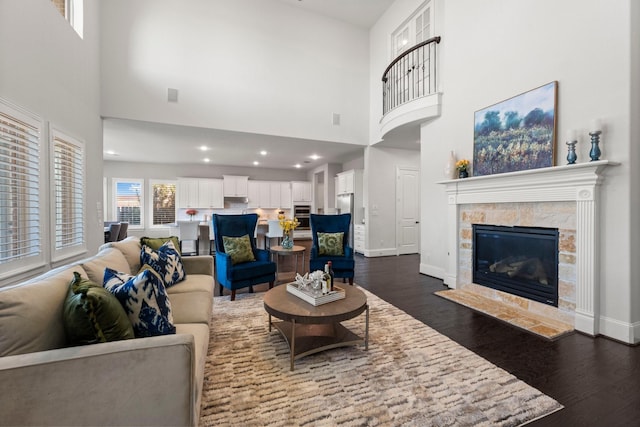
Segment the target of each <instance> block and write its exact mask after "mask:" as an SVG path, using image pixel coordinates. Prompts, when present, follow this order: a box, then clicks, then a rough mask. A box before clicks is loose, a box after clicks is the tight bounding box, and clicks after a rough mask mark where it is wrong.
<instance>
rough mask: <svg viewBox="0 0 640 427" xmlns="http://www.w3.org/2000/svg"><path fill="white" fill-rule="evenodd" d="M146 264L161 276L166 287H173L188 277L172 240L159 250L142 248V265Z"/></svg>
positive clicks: (145, 246) (147, 247)
mask: <svg viewBox="0 0 640 427" xmlns="http://www.w3.org/2000/svg"><path fill="white" fill-rule="evenodd" d="M145 264H146V265H148V266H149V267H151V268H152V269H153V271H155V272H156V273H158V274H159V275H160V277H161V278H162V280H164V284H165V285H166V287H170V286H173V285H175V284H176V283H178V282H180V281H182V280H184V279H185V277H187V273H185V271H184V266H183V265H182V258H180V253H179V252H178V250H177V249H176V247H175V246H174V244H173V242H172V241H171V240H168V241H167V242H165V243H164V244H163V245H162V246H160V247H159V248H158V250H153V248H151V247H149V246H147V245H144V246H142V251H141V252H140V265H142V266H144V265H145Z"/></svg>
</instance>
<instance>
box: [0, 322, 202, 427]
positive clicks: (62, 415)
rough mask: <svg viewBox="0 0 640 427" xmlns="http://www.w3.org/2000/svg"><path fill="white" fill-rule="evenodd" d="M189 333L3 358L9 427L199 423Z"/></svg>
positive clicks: (1, 385)
mask: <svg viewBox="0 0 640 427" xmlns="http://www.w3.org/2000/svg"><path fill="white" fill-rule="evenodd" d="M194 345H195V344H194V338H193V336H192V335H189V334H178V335H165V336H159V337H151V338H137V339H131V340H125V341H116V342H109V343H104V344H94V345H87V346H79V347H70V348H62V349H56V350H48V351H41V352H37V353H28V354H20V355H15V356H6V357H2V358H0V407H2V424H6V425H138V426H142V425H157V426H159V425H174V426H183V425H196V424H197V422H198V420H196V419H195V418H196V414H197V412H198V411H197V408H195V406H196V402H197V396H196V383H195V374H194V373H195V370H196V366H195V349H194Z"/></svg>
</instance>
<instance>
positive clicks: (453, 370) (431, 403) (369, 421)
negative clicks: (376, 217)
mask: <svg viewBox="0 0 640 427" xmlns="http://www.w3.org/2000/svg"><path fill="white" fill-rule="evenodd" d="M365 293H366V294H367V298H368V302H369V306H370V331H369V350H368V351H365V349H364V346H353V347H343V348H337V349H332V350H328V351H325V352H321V353H317V354H314V355H311V356H307V357H304V358H301V359H298V360H296V363H295V371H293V372H291V371H290V370H289V350H288V347H287V344H286V342H285V341H284V339H283V338H282V336H281V335H280V333H279V332H278V331H277V330H276V329H275V328H273V329H272V331H271V332H269V328H268V315H267V313H266V312H265V311H264V307H263V303H262V295H263V294H259V293H258V294H241V295H239V296H237V297H236V301H229V297H228V296H227V297H216V298H215V301H214V309H213V316H212V320H211V324H210V325H211V341H210V345H209V353H208V356H207V361H206V366H205V380H204V386H203V396H202V409H201V418H200V424H201V425H203V426H336V425H344V426H518V425H522V424H526V423H528V422H531V421H533V420H536V419H538V418H541V417H543V416H545V415H548V414H550V413H552V412H555V411H558V410H560V409H562V405H560V404H559V403H558V402H556V401H555V400H553V399H552V398H550V397H549V396H546V395H544V394H543V393H541V392H540V391H538V390H536V389H535V388H533V387H530V386H529V385H527V384H526V383H524V382H523V381H520V380H518V379H517V378H516V377H514V376H513V375H511V374H509V373H508V372H506V371H504V370H502V369H500V368H498V367H497V366H495V365H493V364H491V363H489V362H488V361H486V360H485V359H483V358H481V357H480V356H478V355H476V354H475V353H473V352H471V351H469V350H467V349H466V348H464V347H462V346H460V345H458V344H457V343H455V342H454V341H452V340H450V339H449V338H447V337H445V336H443V335H441V334H439V333H438V332H436V331H434V330H433V329H431V328H429V327H428V326H426V325H424V324H423V323H422V322H420V321H418V320H416V319H414V318H413V317H411V316H409V315H408V314H406V313H404V312H403V311H401V310H400V309H398V308H396V307H394V306H392V305H390V304H388V303H386V302H385V301H383V300H381V299H380V298H378V297H376V296H375V295H373V294H371V293H369V292H367V291H365ZM343 324H344V325H345V326H347V327H348V328H349V329H351V330H352V331H353V332H355V333H358V334H360V335H361V336H362V334H363V333H364V314H362V315H361V316H359V317H358V318H356V319H352V320H349V321H346V322H343Z"/></svg>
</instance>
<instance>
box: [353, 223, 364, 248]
mask: <svg viewBox="0 0 640 427" xmlns="http://www.w3.org/2000/svg"><path fill="white" fill-rule="evenodd" d="M364 247H365V225H364V224H355V225H354V226H353V250H354V251H355V252H358V253H360V254H364Z"/></svg>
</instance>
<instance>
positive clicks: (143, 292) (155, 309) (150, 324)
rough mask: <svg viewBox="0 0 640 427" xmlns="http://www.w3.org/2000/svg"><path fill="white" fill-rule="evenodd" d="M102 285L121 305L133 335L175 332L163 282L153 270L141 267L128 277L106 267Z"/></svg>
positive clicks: (146, 335) (143, 335) (145, 335)
mask: <svg viewBox="0 0 640 427" xmlns="http://www.w3.org/2000/svg"><path fill="white" fill-rule="evenodd" d="M104 287H105V288H106V289H107V290H108V291H109V292H111V293H112V294H114V295H115V296H116V298H118V301H120V304H122V306H123V307H124V311H125V312H126V313H127V316H129V320H131V324H132V326H133V331H134V333H135V336H136V337H152V336H156V335H168V334H175V333H176V327H175V326H174V325H173V316H172V315H171V303H170V302H169V298H167V292H166V289H165V287H164V283H162V279H161V278H160V277H159V276H158V274H157V273H155V272H154V271H152V270H143V271H141V272H140V273H139V274H138V275H137V276H132V275H131V274H126V273H118V272H117V271H115V270H112V269H110V268H106V269H105V270H104Z"/></svg>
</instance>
